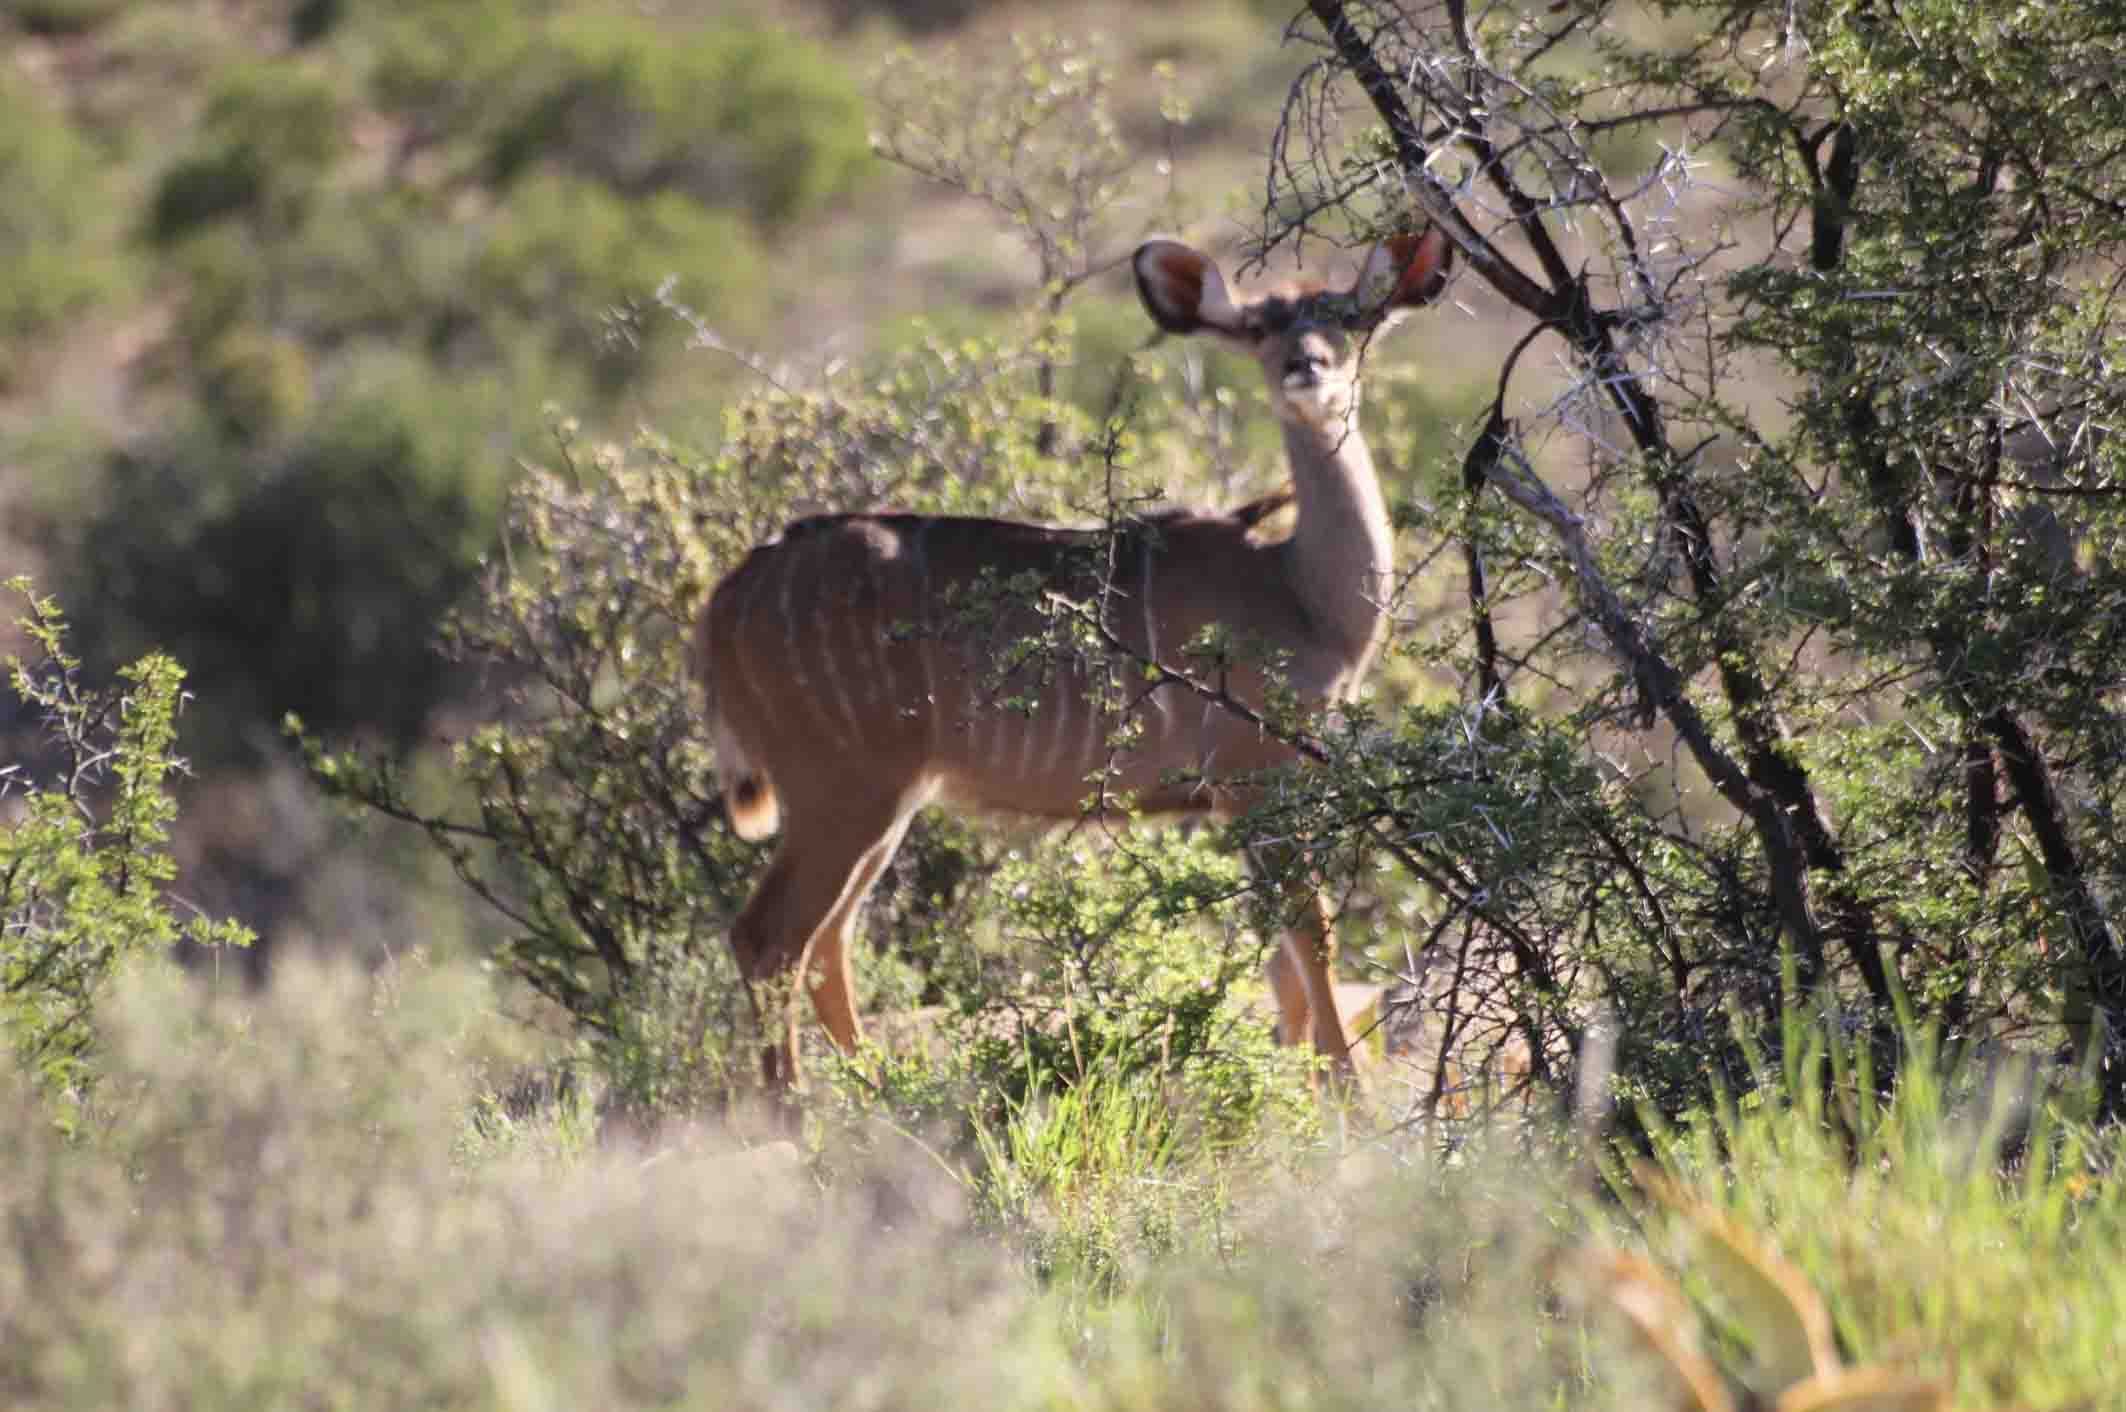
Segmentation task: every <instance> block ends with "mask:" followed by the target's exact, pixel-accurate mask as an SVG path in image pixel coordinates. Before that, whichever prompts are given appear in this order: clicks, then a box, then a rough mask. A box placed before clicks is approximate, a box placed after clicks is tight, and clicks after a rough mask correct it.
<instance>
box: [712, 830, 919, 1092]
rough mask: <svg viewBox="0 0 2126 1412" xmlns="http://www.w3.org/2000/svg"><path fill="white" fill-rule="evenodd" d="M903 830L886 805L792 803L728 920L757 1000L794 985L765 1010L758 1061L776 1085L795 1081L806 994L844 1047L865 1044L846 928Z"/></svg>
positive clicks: (734, 947)
mask: <svg viewBox="0 0 2126 1412" xmlns="http://www.w3.org/2000/svg"><path fill="white" fill-rule="evenodd" d="M905 826H906V819H905V817H904V816H903V815H902V813H901V811H900V810H899V809H898V808H896V807H894V806H892V805H890V804H888V805H874V806H873V807H869V808H866V807H864V806H863V805H862V804H861V803H859V802H857V801H849V802H847V803H845V804H843V805H841V806H838V807H835V808H833V809H831V810H827V809H811V810H804V811H799V810H797V809H793V808H790V807H788V804H787V801H786V804H785V809H784V813H783V836H782V843H781V845H780V846H779V847H777V849H776V850H775V857H774V858H773V859H772V860H771V861H770V862H769V864H768V867H767V871H765V872H764V873H762V874H761V878H760V882H759V884H758V885H757V886H756V887H755V888H754V890H753V896H752V897H751V898H750V899H749V900H748V901H747V902H746V905H745V908H744V910H742V911H741V912H740V913H739V914H738V919H737V921H736V922H734V923H733V924H732V926H731V948H732V951H733V952H734V953H735V955H736V957H737V960H738V970H739V974H740V975H741V976H742V977H743V978H744V980H745V982H746V984H747V985H748V986H750V987H752V988H753V989H754V993H755V995H756V997H758V996H759V995H760V992H761V989H762V988H763V987H764V986H766V985H768V984H770V983H772V982H776V981H780V980H783V979H784V978H786V977H788V978H791V979H792V980H793V981H794V984H793V985H792V986H791V990H790V993H789V994H788V996H787V997H784V998H782V1003H781V1005H780V1007H779V1010H778V1009H777V1008H776V1007H775V1006H774V1005H773V1003H772V1000H771V1004H770V1005H769V1006H767V1007H764V1008H763V1009H762V1011H761V1015H762V1019H763V1020H764V1021H765V1022H766V1023H767V1024H768V1026H769V1028H770V1030H771V1031H772V1032H773V1034H774V1036H775V1038H774V1039H773V1040H772V1041H771V1043H770V1046H769V1049H768V1051H767V1053H766V1054H765V1055H764V1056H763V1064H762V1068H763V1072H764V1073H765V1075H766V1077H767V1080H768V1084H769V1086H770V1087H771V1088H773V1087H787V1086H789V1085H791V1084H794V1083H796V1082H797V1080H798V1077H799V1067H798V1038H797V1025H798V1014H799V1010H798V1006H799V1002H800V1001H801V1000H802V999H803V998H804V997H805V996H806V995H807V994H809V995H810V996H811V997H812V999H813V1003H814V1005H815V1007H816V1008H817V1009H818V1011H819V1016H820V1021H821V1023H822V1025H823V1026H824V1027H825V1028H826V1030H827V1033H828V1035H829V1036H830V1037H832V1039H833V1040H834V1043H835V1044H836V1045H837V1046H838V1047H840V1048H842V1049H844V1050H849V1049H854V1048H855V1047H856V1046H857V1045H858V1044H859V1043H860V1042H861V1041H862V1037H863V1032H862V1029H861V1027H860V1026H859V1023H858V1021H857V1018H856V1001H855V997H854V995H853V994H852V992H851V988H850V977H849V948H848V932H849V930H850V929H851V928H852V926H853V924H854V921H855V918H856V913H857V910H858V908H859V907H860V906H861V904H862V902H863V899H864V895H865V894H866V893H867V892H869V891H870V890H871V886H872V884H873V883H875V882H876V881H877V880H878V875H879V873H880V872H881V871H882V870H883V869H884V868H885V865H886V863H887V861H888V860H889V859H891V858H892V856H893V849H894V846H895V845H897V844H898V843H899V842H900V835H901V832H902V830H903V829H904V828H905ZM793 973H794V974H793Z"/></svg>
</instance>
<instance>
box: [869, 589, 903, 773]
mask: <svg viewBox="0 0 2126 1412" xmlns="http://www.w3.org/2000/svg"><path fill="white" fill-rule="evenodd" d="M886 589H887V583H886V570H885V566H884V565H883V564H873V565H872V566H871V661H872V665H873V668H874V678H873V679H874V680H875V681H876V682H877V683H878V685H879V689H880V690H881V691H883V692H884V693H885V700H884V701H882V702H880V703H878V709H877V711H876V713H875V719H878V720H882V721H883V722H884V723H885V726H886V737H887V739H889V740H890V739H893V738H894V737H895V736H897V735H898V734H899V732H900V712H901V705H902V702H901V684H900V680H899V678H897V677H895V676H894V674H893V659H894V656H895V655H896V654H897V653H898V652H899V651H900V643H899V642H898V641H897V640H896V639H895V637H894V634H893V619H892V616H891V614H889V613H888V611H887V608H886Z"/></svg>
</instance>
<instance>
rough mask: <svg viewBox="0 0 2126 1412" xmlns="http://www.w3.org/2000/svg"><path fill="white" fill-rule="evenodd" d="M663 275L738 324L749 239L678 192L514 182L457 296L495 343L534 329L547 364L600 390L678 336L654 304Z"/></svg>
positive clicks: (754, 263)
mask: <svg viewBox="0 0 2126 1412" xmlns="http://www.w3.org/2000/svg"><path fill="white" fill-rule="evenodd" d="M667 278H670V279H672V280H673V281H674V282H675V286H676V287H677V288H679V289H681V290H683V291H684V293H685V296H686V298H687V299H688V300H689V301H690V302H698V303H700V304H701V305H703V306H704V307H707V308H712V309H715V310H716V311H717V317H718V319H719V321H724V322H729V321H732V320H736V321H740V322H743V321H744V320H745V318H746V315H747V313H748V310H749V309H750V308H753V307H757V305H758V302H759V298H760V294H761V290H762V287H763V285H764V283H765V280H764V278H763V274H762V269H761V256H760V247H759V241H758V240H757V239H756V238H755V236H754V235H753V232H752V230H751V228H750V227H749V226H748V225H747V223H746V222H745V221H744V220H743V219H742V218H740V217H738V216H735V215H732V214H730V213H729V212H726V211H717V210H712V209H710V208H708V207H705V206H703V205H702V204H701V203H700V202H699V201H697V200H695V199H694V198H693V197H691V196H688V195H686V194H684V193H683V192H679V191H660V192H657V193H655V194H653V195H651V196H649V197H647V198H644V199H640V200H628V199H626V198H623V197H621V196H618V195H616V194H614V193H613V191H612V190H611V189H610V188H608V187H605V186H603V185H601V184H599V183H596V182H591V181H585V180H583V179H581V178H577V177H571V176H568V175H565V174H562V173H558V172H543V173H540V174H538V175H536V176H533V177H530V178H528V179H527V180H525V181H522V182H519V183H518V184H517V185H516V186H515V187H514V188H513V189H512V190H511V191H510V193H509V197H508V199H507V201H505V202H504V203H503V205H502V206H501V207H500V208H499V209H498V210H497V211H496V213H495V216H494V219H493V221H492V223H491V226H490V233H489V236H488V239H487V241H486V243H485V245H484V246H483V247H482V248H481V250H480V252H479V254H478V255H476V256H475V257H474V259H473V262H472V270H471V284H470V291H469V297H470V301H471V304H472V307H473V308H474V309H475V310H476V311H477V314H476V317H477V318H478V319H479V320H480V321H481V322H482V323H483V325H484V326H486V327H487V328H488V329H490V330H491V333H492V336H493V337H494V338H496V339H497V340H504V341H506V340H510V339H515V338H521V337H526V336H527V334H526V333H525V332H524V330H528V329H533V328H537V329H542V330H544V331H545V332H546V336H547V338H548V339H550V340H551V345H552V349H553V351H554V353H555V354H557V355H558V356H560V357H562V358H564V359H566V360H568V361H570V362H573V363H576V364H579V365H588V366H589V367H590V368H591V370H592V371H593V372H594V373H595V374H596V376H597V379H598V383H599V386H600V387H601V389H602V390H604V391H607V392H611V391H614V390H616V389H617V388H618V387H620V386H621V385H623V384H624V383H626V382H627V381H628V380H629V379H630V378H631V377H632V376H633V375H634V374H636V373H637V372H639V371H640V370H641V369H642V367H643V364H644V362H645V361H646V359H647V358H648V357H649V356H650V355H651V352H652V349H653V347H655V346H657V345H663V346H665V347H669V346H671V345H672V344H674V343H676V342H677V341H678V340H679V338H680V336H681V335H682V334H683V333H684V332H685V330H684V329H683V328H682V326H681V325H680V324H679V322H678V321H677V320H675V319H672V318H670V317H668V316H666V315H665V314H664V313H663V312H662V311H661V310H659V309H657V307H656V294H657V290H658V288H659V287H660V286H661V285H662V284H663V283H664V281H665V280H666V279H667Z"/></svg>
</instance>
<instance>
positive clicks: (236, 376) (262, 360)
mask: <svg viewBox="0 0 2126 1412" xmlns="http://www.w3.org/2000/svg"><path fill="white" fill-rule="evenodd" d="M199 391H200V401H201V402H202V404H203V405H204V406H205V407H206V409H207V412H208V415H210V416H211V417H213V418H214V420H215V422H216V424H217V425H218V426H219V427H220V429H221V432H222V434H223V435H224V436H226V437H228V438H229V440H230V441H231V442H233V443H235V444H237V445H239V446H259V445H266V444H270V443H272V442H274V441H276V440H278V439H279V438H280V437H281V436H283V435H285V434H286V433H287V431H288V430H289V429H290V428H292V427H295V426H298V425H300V424H301V423H302V421H303V419H304V417H305V416H306V415H307V414H308V412H309V410H310V399H311V369H310V356H309V354H308V352H307V351H306V350H305V349H304V347H303V345H302V344H301V343H299V342H297V341H296V340H295V339H292V338H289V337H287V336H285V335H282V334H275V333H270V332H268V331H266V330H264V329H259V328H241V329H235V330H232V331H231V332H230V333H229V334H228V335H227V336H226V337H224V338H223V339H221V340H220V341H219V342H218V343H216V344H215V345H214V347H213V349H212V350H210V351H209V352H208V354H207V356H206V359H205V366H204V367H203V368H202V369H201V370H200V389H199Z"/></svg>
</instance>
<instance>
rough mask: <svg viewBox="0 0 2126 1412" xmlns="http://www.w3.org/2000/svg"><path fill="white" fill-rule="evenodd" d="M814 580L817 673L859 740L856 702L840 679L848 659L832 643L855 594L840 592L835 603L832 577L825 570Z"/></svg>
mask: <svg viewBox="0 0 2126 1412" xmlns="http://www.w3.org/2000/svg"><path fill="white" fill-rule="evenodd" d="M822 557H824V556H822ZM816 583H817V587H818V592H819V597H820V602H819V607H818V608H817V609H816V610H815V611H816V613H817V615H818V616H817V618H816V619H815V620H814V622H813V627H814V628H816V629H817V630H818V640H819V645H820V655H821V657H822V658H823V659H824V660H823V661H822V662H821V670H820V674H821V675H822V676H823V677H825V678H826V682H827V685H828V686H829V687H831V688H832V689H833V691H834V704H835V705H837V706H839V707H841V711H842V719H843V720H844V721H846V722H848V724H849V732H850V736H851V737H852V738H854V739H855V740H859V741H860V740H862V739H863V736H864V726H863V722H862V721H861V720H859V719H858V718H857V714H856V705H855V703H854V702H853V701H851V700H850V699H849V688H848V687H847V685H845V684H844V683H843V681H842V668H843V667H844V666H845V665H846V664H847V658H846V656H845V654H843V653H842V652H840V651H837V650H836V648H835V645H834V628H835V625H836V624H837V623H840V622H846V621H847V620H848V619H849V618H850V617H852V616H853V614H852V613H851V612H850V608H851V607H852V605H853V602H854V596H853V595H849V594H843V595H842V596H841V601H840V602H836V601H835V597H836V595H835V593H834V587H835V585H834V580H833V578H832V577H831V576H829V575H827V574H825V573H820V574H818V575H817V578H816Z"/></svg>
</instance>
